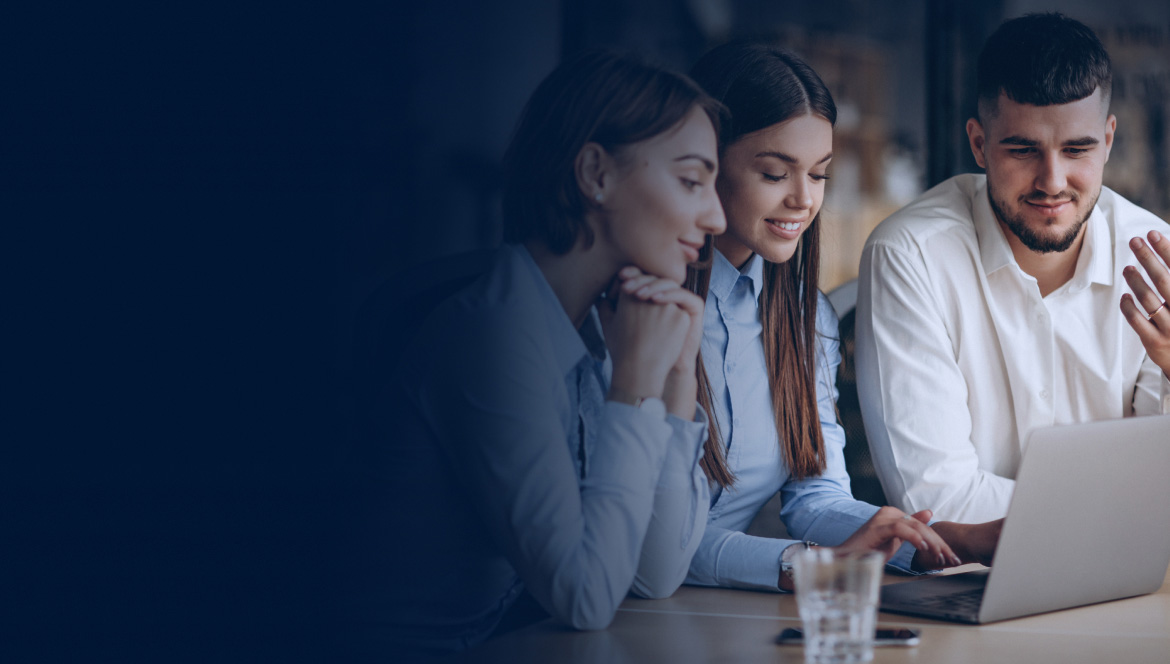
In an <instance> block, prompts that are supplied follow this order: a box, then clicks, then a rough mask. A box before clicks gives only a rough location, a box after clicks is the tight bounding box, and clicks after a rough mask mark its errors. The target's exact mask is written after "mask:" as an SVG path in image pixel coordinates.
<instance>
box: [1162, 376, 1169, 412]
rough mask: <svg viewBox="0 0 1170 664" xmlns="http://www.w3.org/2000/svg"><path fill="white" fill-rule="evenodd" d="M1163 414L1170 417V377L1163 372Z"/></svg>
mask: <svg viewBox="0 0 1170 664" xmlns="http://www.w3.org/2000/svg"><path fill="white" fill-rule="evenodd" d="M1162 414H1163V415H1170V377H1167V376H1166V372H1165V371H1163V372H1162Z"/></svg>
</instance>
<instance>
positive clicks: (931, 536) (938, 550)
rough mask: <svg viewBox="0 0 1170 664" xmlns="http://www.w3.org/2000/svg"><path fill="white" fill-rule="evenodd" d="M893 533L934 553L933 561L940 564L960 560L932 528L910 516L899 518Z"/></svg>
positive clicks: (958, 562) (953, 563)
mask: <svg viewBox="0 0 1170 664" xmlns="http://www.w3.org/2000/svg"><path fill="white" fill-rule="evenodd" d="M895 533H896V534H897V535H898V536H899V537H902V539H905V540H909V541H910V542H912V543H913V544H914V546H915V548H917V549H918V550H919V551H922V552H924V553H932V554H934V559H935V561H936V562H937V563H938V564H940V565H947V564H951V565H959V564H961V561H960V560H959V557H958V556H957V555H955V552H954V551H953V550H952V549H951V547H950V545H948V544H947V543H946V541H945V540H943V538H942V537H940V536H939V534H938V533H936V532H935V531H934V530H933V529H932V528H929V527H927V526H926V525H924V524H923V523H922V522H921V521H918V520H917V519H914V518H912V517H908V518H903V519H900V520H899V521H898V523H897V527H896V529H895Z"/></svg>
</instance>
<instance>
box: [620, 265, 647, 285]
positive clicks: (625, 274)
mask: <svg viewBox="0 0 1170 664" xmlns="http://www.w3.org/2000/svg"><path fill="white" fill-rule="evenodd" d="M641 274H642V271H641V270H639V269H638V268H637V267H635V266H633V265H627V266H625V267H623V268H622V269H620V270H618V273H617V276H618V278H619V279H621V280H623V281H625V280H626V279H633V278H634V277H637V276H639V275H641Z"/></svg>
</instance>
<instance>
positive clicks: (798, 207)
mask: <svg viewBox="0 0 1170 664" xmlns="http://www.w3.org/2000/svg"><path fill="white" fill-rule="evenodd" d="M692 77H693V78H694V79H695V80H696V81H697V82H698V83H699V84H700V85H702V86H703V87H704V88H706V90H707V92H708V93H709V94H711V96H713V97H714V98H716V99H718V100H719V101H721V102H723V104H724V105H725V106H726V107H727V108H728V110H729V111H730V113H731V120H730V123H729V125H726V126H725V127H724V133H723V139H724V140H723V141H722V142H721V146H720V159H719V161H720V171H719V176H718V179H717V182H716V187H717V190H718V193H719V198H720V201H721V202H722V204H723V208H724V213H725V215H726V218H727V231H726V232H725V233H724V234H723V235H720V236H718V237H715V238H714V239H713V247H711V248H709V251H708V256H709V259H710V261H709V266H708V267H707V268H705V269H702V270H696V269H692V270H691V273H690V275H689V279H688V285H689V286H690V287H691V288H692V290H694V291H695V292H696V293H698V294H699V295H700V296H702V297H704V298H705V299H706V307H705V312H704V327H703V342H702V353H701V354H702V359H703V361H702V363H701V367H702V371H701V375H700V383H701V387H700V401H702V402H703V405H704V407H705V409H706V410H707V412H708V413H710V414H711V415H712V426H711V427H710V428H709V435H708V439H707V441H706V444H705V450H704V456H703V459H702V465H703V469H704V470H705V471H706V473H707V476H708V479H709V481H710V482H711V486H712V497H711V500H712V502H711V507H710V511H709V515H708V522H707V529H706V532H705V534H704V536H703V540H702V542H701V544H700V545H699V548H698V551H697V552H696V554H695V557H694V559H693V560H692V562H691V568H690V573H689V576H688V579H687V581H688V583H693V584H699V585H718V586H734V587H747V588H759V589H765V588H767V589H777V588H779V589H781V590H787V589H791V581H790V579H789V578H788V576H787V575H786V574H785V571H786V569H787V567H786V565H785V564H784V563H785V561H786V560H787V559H789V558H790V557H791V556H792V554H794V553H795V552H796V551H797V550H799V549H800V548H801V547H802V546H814V545H816V544H814V543H819V544H820V545H827V546H834V547H837V548H839V549H842V550H847V551H851V550H874V549H876V550H881V551H883V552H885V554H886V556H887V559H888V560H890V562H891V564H893V565H895V566H897V567H900V568H902V569H905V570H911V569H916V570H917V569H934V568H939V567H944V566H949V565H956V564H959V563H960V562H972V561H981V562H989V561H990V557H991V553H992V552H993V551H994V545H995V542H996V540H997V539H998V528H999V524H1000V522H991V523H989V524H985V525H980V526H968V525H962V524H953V523H937V524H932V525H933V527H930V526H929V525H928V524H929V523H930V516H931V515H930V512H929V510H924V511H922V512H919V513H917V514H913V515H907V514H904V513H903V512H901V511H899V510H897V509H895V508H893V507H883V508H880V509H879V508H878V507H876V506H874V505H870V504H868V503H864V502H861V501H857V500H854V499H853V496H852V494H851V493H850V490H849V476H848V474H847V473H846V471H845V462H844V456H843V449H844V442H845V436H844V432H843V430H842V429H841V427H840V425H839V424H838V423H837V418H836V404H835V402H836V396H837V390H836V386H835V382H834V376H835V375H836V371H837V366H838V365H839V364H840V361H841V356H840V352H839V348H838V339H837V336H838V335H837V317H836V315H835V313H834V312H833V309H832V307H831V306H830V305H829V304H828V301H827V299H826V298H825V297H824V295H822V294H821V293H820V292H819V291H818V290H817V269H818V262H819V248H820V223H819V212H820V207H821V202H822V200H823V197H824V189H825V181H826V180H827V179H828V177H829V176H828V173H827V169H828V166H829V162H830V160H831V159H832V148H833V145H832V143H833V141H832V138H833V124H834V122H835V120H836V116H837V110H836V106H835V105H834V103H833V98H832V95H831V94H830V93H829V90H828V88H827V87H826V86H825V85H824V83H823V82H822V81H821V79H820V77H818V76H817V74H816V72H814V71H813V70H812V68H810V67H809V66H808V65H807V64H806V63H804V62H803V61H802V60H801V59H800V58H798V57H796V56H795V55H794V54H792V53H790V52H788V51H785V50H782V49H777V48H773V47H770V46H767V45H764V44H759V43H748V42H741V43H733V44H728V45H725V46H722V47H719V48H717V49H715V50H713V51H711V52H710V53H708V54H707V55H706V56H704V57H703V58H702V59H701V60H700V61H699V63H698V64H697V65H696V66H695V68H694V69H693V70H692ZM626 287H627V288H628V289H629V290H631V291H632V292H635V293H637V292H638V290H639V288H640V286H639V283H638V282H636V281H634V282H627V284H626ZM777 491H779V492H780V493H781V496H782V499H783V507H782V508H781V512H780V518H781V519H782V520H783V522H784V524H785V526H786V528H787V530H788V532H789V533H790V535H792V536H793V537H796V538H798V539H795V540H781V539H771V538H762V537H752V536H749V535H747V534H745V533H744V532H743V531H744V530H745V529H746V528H747V526H748V524H749V523H750V522H751V521H752V519H753V518H754V517H755V515H756V514H757V512H758V511H759V509H760V507H761V506H762V505H763V504H764V503H766V502H767V501H768V500H769V499H770V498H771V497H772V496H773V495H775V493H776V492H777ZM903 545H905V546H903Z"/></svg>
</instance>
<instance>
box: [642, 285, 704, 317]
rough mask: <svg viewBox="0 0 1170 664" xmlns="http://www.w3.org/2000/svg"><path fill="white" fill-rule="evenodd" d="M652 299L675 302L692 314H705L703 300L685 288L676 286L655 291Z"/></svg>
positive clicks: (661, 301) (669, 302)
mask: <svg viewBox="0 0 1170 664" xmlns="http://www.w3.org/2000/svg"><path fill="white" fill-rule="evenodd" d="M650 299H651V301H653V302H656V303H658V304H675V305H678V308H680V309H682V310H683V311H685V312H687V313H688V314H690V315H691V316H702V315H703V300H702V298H700V297H699V296H698V295H695V294H694V293H692V292H690V291H689V290H687V289H685V288H674V289H672V290H665V291H661V292H658V293H655V294H654V296H653V297H652V298H650Z"/></svg>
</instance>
